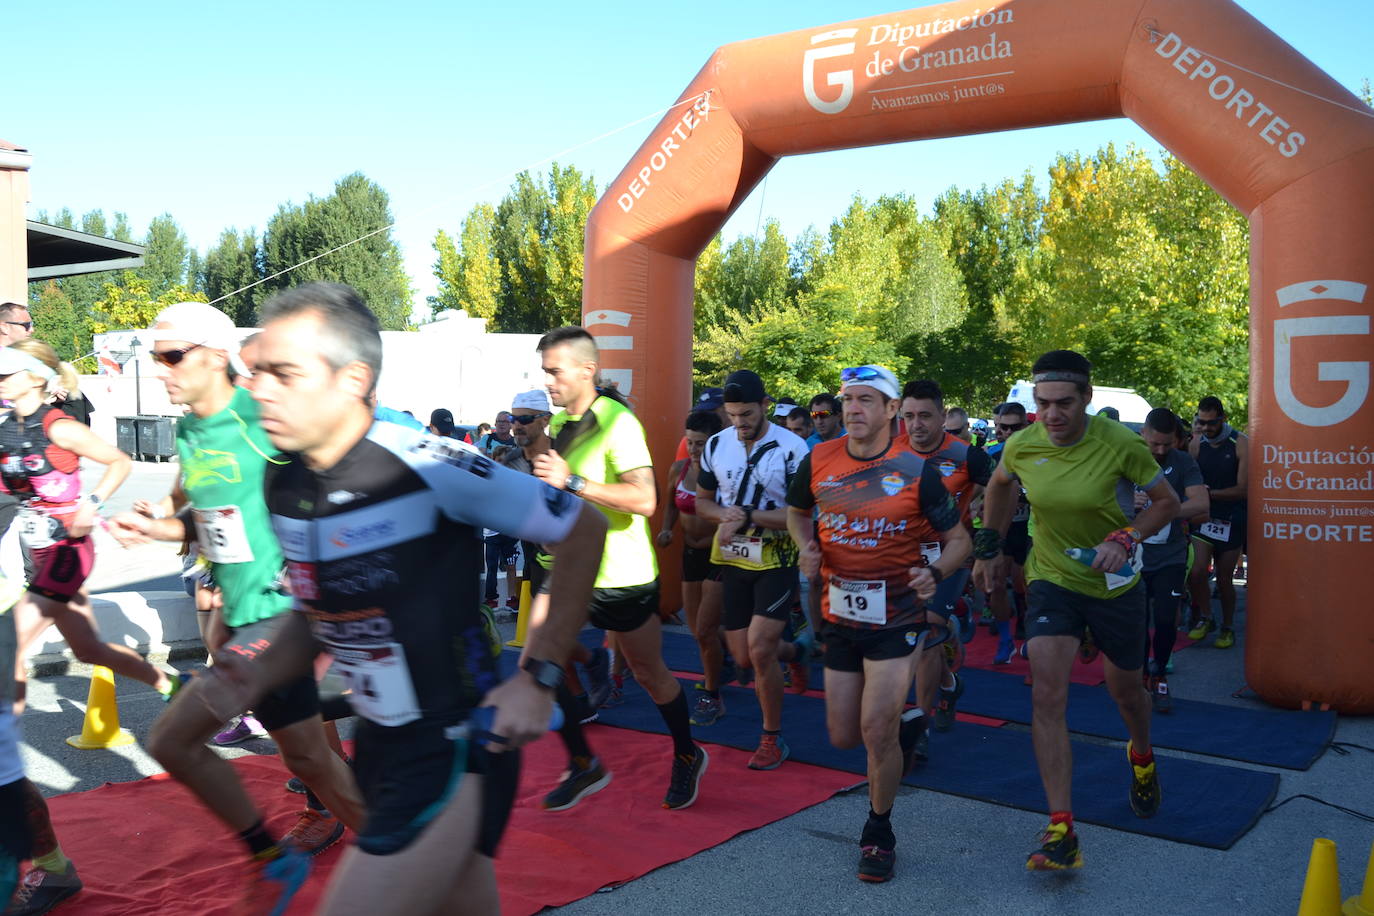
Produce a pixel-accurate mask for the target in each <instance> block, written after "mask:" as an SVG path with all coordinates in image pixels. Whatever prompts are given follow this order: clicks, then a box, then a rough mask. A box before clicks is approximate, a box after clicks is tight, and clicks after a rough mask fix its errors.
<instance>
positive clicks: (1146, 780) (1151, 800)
mask: <svg viewBox="0 0 1374 916" xmlns="http://www.w3.org/2000/svg"><path fill="white" fill-rule="evenodd" d="M1126 761H1127V762H1128V763H1130V764H1131V810H1132V811H1134V812H1135V816H1136V817H1154V816H1155V814H1156V813H1158V811H1159V802H1160V795H1161V793H1160V791H1159V774H1158V773H1156V772H1155V762H1154V761H1153V760H1151V761H1150V762H1149V763H1147V764H1145V766H1138V765H1137V764H1135V763H1134V762H1132V761H1131V743H1130V742H1129V741H1128V742H1126Z"/></svg>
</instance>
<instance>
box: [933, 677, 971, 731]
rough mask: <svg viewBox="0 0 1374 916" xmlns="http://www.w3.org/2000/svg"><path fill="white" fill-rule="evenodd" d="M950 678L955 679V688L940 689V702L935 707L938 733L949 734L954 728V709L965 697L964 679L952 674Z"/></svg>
mask: <svg viewBox="0 0 1374 916" xmlns="http://www.w3.org/2000/svg"><path fill="white" fill-rule="evenodd" d="M950 677H952V678H954V686H953V687H941V688H940V702H939V704H938V705H936V707H935V730H936V731H937V732H947V731H949V730H950V729H951V728H953V727H954V707H955V706H956V705H958V703H959V698H960V697H961V696H963V695H964V679H963V678H961V677H959V675H957V674H951V675H950Z"/></svg>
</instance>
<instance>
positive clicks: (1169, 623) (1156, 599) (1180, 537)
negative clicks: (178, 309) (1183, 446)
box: [1131, 407, 1208, 713]
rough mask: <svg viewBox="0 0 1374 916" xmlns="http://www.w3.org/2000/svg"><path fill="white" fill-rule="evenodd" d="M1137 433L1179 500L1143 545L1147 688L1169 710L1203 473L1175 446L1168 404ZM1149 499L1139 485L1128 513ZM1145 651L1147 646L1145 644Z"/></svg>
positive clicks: (1201, 508) (1203, 511)
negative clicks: (1148, 614) (1191, 525)
mask: <svg viewBox="0 0 1374 916" xmlns="http://www.w3.org/2000/svg"><path fill="white" fill-rule="evenodd" d="M1140 437H1141V438H1142V439H1144V440H1145V444H1146V445H1148V446H1149V447H1150V454H1151V455H1153V456H1154V459H1155V461H1156V462H1157V463H1158V464H1159V466H1160V467H1161V468H1163V469H1164V479H1165V480H1167V481H1168V482H1169V485H1170V486H1171V487H1173V488H1174V494H1175V495H1176V496H1177V497H1178V500H1179V502H1180V503H1181V505H1180V507H1179V510H1178V517H1177V518H1173V519H1170V520H1169V521H1168V523H1166V524H1165V526H1164V527H1163V528H1161V529H1159V531H1158V532H1157V533H1156V534H1154V535H1151V536H1150V537H1148V538H1146V539H1145V541H1144V543H1143V544H1142V545H1141V549H1142V551H1143V553H1144V565H1143V571H1144V574H1145V593H1146V600H1147V601H1148V603H1149V606H1150V607H1151V608H1152V609H1153V611H1154V621H1155V635H1154V660H1153V661H1152V662H1151V663H1150V668H1149V679H1148V680H1147V681H1146V687H1148V688H1149V691H1150V701H1151V702H1152V703H1153V704H1154V711H1155V712H1161V713H1167V712H1169V711H1170V710H1171V709H1172V708H1173V700H1172V698H1171V697H1170V696H1169V680H1168V677H1167V669H1168V666H1169V656H1170V655H1171V654H1172V653H1173V651H1174V639H1175V637H1176V636H1177V635H1178V633H1177V631H1178V608H1179V605H1180V604H1181V603H1182V601H1183V583H1184V580H1185V579H1186V578H1187V576H1188V531H1187V522H1188V521H1189V520H1190V519H1196V518H1197V517H1199V516H1202V517H1204V518H1205V517H1206V516H1207V511H1208V499H1207V487H1206V486H1204V485H1203V483H1202V472H1201V471H1199V470H1198V466H1197V462H1196V461H1194V460H1193V459H1192V456H1190V455H1189V454H1188V453H1187V452H1182V451H1179V449H1178V445H1177V443H1178V417H1177V416H1175V415H1174V412H1173V411H1172V410H1170V409H1169V408H1167V407H1156V408H1155V409H1154V410H1152V411H1150V412H1149V413H1148V414H1146V415H1145V425H1144V426H1143V427H1142V428H1141V430H1140ZM1149 504H1150V498H1149V497H1148V496H1146V495H1145V491H1144V490H1142V489H1140V488H1139V487H1137V488H1136V490H1135V499H1134V504H1133V505H1132V507H1131V509H1132V512H1131V514H1135V513H1136V512H1138V511H1140V510H1141V509H1144V508H1145V507H1147V506H1149ZM1145 649H1146V653H1147V654H1148V652H1149V649H1150V646H1149V645H1148V640H1147V645H1146V647H1145Z"/></svg>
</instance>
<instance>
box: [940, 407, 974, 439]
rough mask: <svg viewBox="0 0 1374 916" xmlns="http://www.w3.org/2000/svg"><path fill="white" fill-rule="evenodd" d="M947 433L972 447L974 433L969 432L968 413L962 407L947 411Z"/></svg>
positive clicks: (945, 423)
mask: <svg viewBox="0 0 1374 916" xmlns="http://www.w3.org/2000/svg"><path fill="white" fill-rule="evenodd" d="M944 429H945V432H947V433H949V434H950V435H951V436H953V437H954V438H956V439H960V440H962V441H963V442H965V443H967V444H969V445H972V444H973V433H972V432H971V431H970V430H969V422H968V411H967V410H965V409H964V408H962V407H951V408H950V409H949V410H947V411H945V421H944Z"/></svg>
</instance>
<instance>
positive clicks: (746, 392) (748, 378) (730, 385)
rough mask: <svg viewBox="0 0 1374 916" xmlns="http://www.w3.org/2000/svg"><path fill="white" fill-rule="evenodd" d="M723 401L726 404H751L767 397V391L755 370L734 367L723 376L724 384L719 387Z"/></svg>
mask: <svg viewBox="0 0 1374 916" xmlns="http://www.w3.org/2000/svg"><path fill="white" fill-rule="evenodd" d="M721 391H722V393H723V395H724V397H725V403H727V404H739V403H743V404H752V403H755V402H762V401H765V400H767V399H768V392H767V391H765V390H764V388H763V379H761V378H759V376H758V373H757V372H753V371H751V370H749V369H736V370H735V371H734V372H731V373H730V374H729V375H728V376H726V378H725V386H724V387H723V388H722V389H721Z"/></svg>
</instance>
